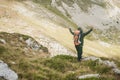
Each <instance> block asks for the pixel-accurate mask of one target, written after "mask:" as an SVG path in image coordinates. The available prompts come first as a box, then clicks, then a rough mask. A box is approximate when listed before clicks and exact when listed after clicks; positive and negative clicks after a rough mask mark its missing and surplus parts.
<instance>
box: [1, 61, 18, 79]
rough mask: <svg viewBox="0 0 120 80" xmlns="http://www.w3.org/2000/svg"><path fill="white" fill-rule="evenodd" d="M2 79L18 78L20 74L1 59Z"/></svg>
mask: <svg viewBox="0 0 120 80" xmlns="http://www.w3.org/2000/svg"><path fill="white" fill-rule="evenodd" d="M0 79H2V80H18V75H17V74H16V73H15V72H14V71H13V70H11V69H10V68H9V67H8V65H7V64H6V63H4V62H3V61H1V60H0Z"/></svg>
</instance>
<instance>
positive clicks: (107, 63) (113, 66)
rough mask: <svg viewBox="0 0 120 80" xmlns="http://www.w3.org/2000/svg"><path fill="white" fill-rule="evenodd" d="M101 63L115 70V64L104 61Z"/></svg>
mask: <svg viewBox="0 0 120 80" xmlns="http://www.w3.org/2000/svg"><path fill="white" fill-rule="evenodd" d="M102 63H103V64H105V65H107V66H108V67H112V68H117V66H116V64H115V63H114V62H113V61H112V62H110V61H108V60H106V61H102Z"/></svg>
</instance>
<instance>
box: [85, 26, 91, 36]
mask: <svg viewBox="0 0 120 80" xmlns="http://www.w3.org/2000/svg"><path fill="white" fill-rule="evenodd" d="M92 30H93V28H91V29H90V30H88V31H87V32H85V33H84V36H86V35H88V34H89V33H90V32H91V31H92Z"/></svg>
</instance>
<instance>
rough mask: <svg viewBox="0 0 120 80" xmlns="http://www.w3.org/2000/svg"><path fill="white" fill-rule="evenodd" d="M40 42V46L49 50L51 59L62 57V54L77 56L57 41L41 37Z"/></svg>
mask: <svg viewBox="0 0 120 80" xmlns="http://www.w3.org/2000/svg"><path fill="white" fill-rule="evenodd" d="M39 41H40V42H39V43H40V44H42V45H44V46H45V47H47V48H48V50H49V52H50V55H51V57H53V56H56V55H61V54H64V55H71V56H76V54H74V53H73V52H72V51H70V50H69V49H67V48H65V47H64V46H63V45H61V44H60V43H58V42H57V41H55V40H53V39H50V38H47V37H45V36H44V35H40V37H39Z"/></svg>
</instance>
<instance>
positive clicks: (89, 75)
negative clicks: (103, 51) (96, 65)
mask: <svg viewBox="0 0 120 80" xmlns="http://www.w3.org/2000/svg"><path fill="white" fill-rule="evenodd" d="M93 77H95V78H99V77H100V75H99V74H87V75H82V76H79V77H78V79H85V78H93Z"/></svg>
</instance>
